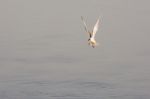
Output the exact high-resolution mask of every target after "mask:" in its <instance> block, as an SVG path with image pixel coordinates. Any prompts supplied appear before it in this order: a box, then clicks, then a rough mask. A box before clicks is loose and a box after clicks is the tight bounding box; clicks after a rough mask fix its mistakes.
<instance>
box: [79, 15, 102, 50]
mask: <svg viewBox="0 0 150 99" xmlns="http://www.w3.org/2000/svg"><path fill="white" fill-rule="evenodd" d="M81 19H82V21H83V24H84V28H85V31H86V32H87V33H88V34H89V39H88V44H89V45H90V46H92V47H93V48H95V46H97V45H98V43H97V42H96V40H95V34H96V32H97V31H98V27H99V18H98V19H97V21H96V24H95V25H94V27H93V30H92V31H89V30H88V28H87V25H86V23H85V20H84V18H83V17H82V16H81Z"/></svg>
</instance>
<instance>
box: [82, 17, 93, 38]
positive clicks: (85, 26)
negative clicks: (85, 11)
mask: <svg viewBox="0 0 150 99" xmlns="http://www.w3.org/2000/svg"><path fill="white" fill-rule="evenodd" d="M81 20H82V22H83V24H84V29H85V31H86V32H87V33H88V34H89V36H90V37H91V33H90V32H89V30H88V29H87V25H86V23H85V21H84V18H83V17H82V16H81Z"/></svg>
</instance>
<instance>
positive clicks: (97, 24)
mask: <svg viewBox="0 0 150 99" xmlns="http://www.w3.org/2000/svg"><path fill="white" fill-rule="evenodd" d="M98 27H99V19H97V21H96V24H95V25H94V28H93V33H92V37H93V38H94V37H95V34H96V32H97V31H98Z"/></svg>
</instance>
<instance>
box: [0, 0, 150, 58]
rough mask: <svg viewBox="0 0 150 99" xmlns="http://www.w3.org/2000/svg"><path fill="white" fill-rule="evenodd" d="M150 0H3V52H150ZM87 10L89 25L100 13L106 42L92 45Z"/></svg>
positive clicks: (99, 35)
mask: <svg viewBox="0 0 150 99" xmlns="http://www.w3.org/2000/svg"><path fill="white" fill-rule="evenodd" d="M149 3H150V2H149V1H148V0H61V1H60V0H1V1H0V13H1V15H0V48H1V50H0V54H1V55H3V56H5V57H7V56H8V57H10V56H15V55H20V54H23V55H24V54H26V55H27V54H28V55H29V56H30V55H31V54H30V53H32V54H33V53H35V55H37V53H41V54H40V55H45V54H46V53H49V54H50V55H51V54H52V53H56V54H63V53H64V54H68V55H69V54H71V55H74V54H76V53H82V54H83V53H84V54H83V56H84V55H87V54H88V53H89V51H90V52H91V51H92V53H95V55H97V57H99V56H100V57H101V58H103V57H107V58H109V57H110V58H112V57H113V58H118V59H120V58H124V57H126V58H127V59H128V58H131V57H136V58H141V57H149V55H150V46H149V42H150V39H149V37H150V29H149V23H150V13H149V12H150V7H149ZM81 15H82V16H84V17H85V19H86V21H87V24H88V25H89V27H91V26H93V25H94V23H95V21H96V19H97V18H98V16H99V15H100V18H101V23H100V29H99V31H98V33H97V35H96V39H97V41H98V42H99V43H100V44H101V45H100V46H99V47H97V48H95V49H91V48H90V47H89V46H87V38H88V36H87V34H86V33H85V32H84V29H83V24H82V22H81V19H80V16H81ZM60 49H61V50H60ZM33 50H35V51H33ZM73 53H74V54H73ZM96 53H97V54H96ZM91 55H92V54H91ZM89 56H90V55H89ZM1 57H2V56H1Z"/></svg>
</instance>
